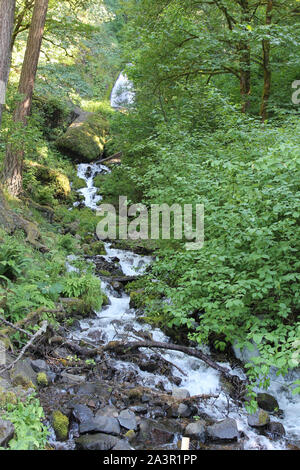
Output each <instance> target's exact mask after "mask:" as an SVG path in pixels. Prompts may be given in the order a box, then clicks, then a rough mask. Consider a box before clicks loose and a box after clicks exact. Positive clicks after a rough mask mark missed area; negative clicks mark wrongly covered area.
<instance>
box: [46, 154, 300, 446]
mask: <svg viewBox="0 0 300 470" xmlns="http://www.w3.org/2000/svg"><path fill="white" fill-rule="evenodd" d="M107 171H108V169H107V168H106V167H104V166H103V165H101V163H95V164H87V165H85V164H82V165H79V167H78V175H79V176H80V177H81V178H83V179H86V182H87V187H86V188H85V189H84V190H81V193H82V194H83V196H84V198H85V200H84V203H85V205H87V206H88V207H90V208H92V209H95V205H96V203H97V201H98V200H99V195H97V191H96V190H95V188H94V186H93V178H94V176H95V175H96V174H98V173H99V172H102V173H105V172H107ZM96 198H97V201H96V200H95V199H96ZM105 250H106V254H105V255H99V256H94V257H87V261H88V262H93V263H94V264H95V266H96V271H97V272H98V275H99V277H100V278H101V282H102V289H103V290H104V292H105V293H106V295H107V299H108V302H107V305H106V306H105V307H104V308H103V309H102V310H101V311H99V312H95V315H94V317H93V318H88V319H83V320H79V321H77V322H76V323H75V324H74V325H73V327H72V329H71V330H70V331H68V333H66V335H67V338H68V339H69V340H72V341H75V342H77V343H78V344H80V342H82V341H84V344H90V345H93V346H97V347H99V346H105V345H107V344H110V345H113V344H114V342H115V344H116V345H117V342H118V341H125V342H126V341H129V340H130V341H132V340H134V341H137V340H141V339H142V340H152V341H160V342H164V343H168V342H170V339H169V338H168V337H167V336H166V335H165V334H164V333H163V332H162V331H161V330H159V329H153V328H152V327H151V326H150V325H147V324H145V323H143V322H141V319H140V317H139V312H138V310H136V309H135V308H133V305H132V304H131V302H130V297H129V296H128V294H127V293H126V292H125V289H124V288H125V285H126V282H128V279H130V278H131V277H133V276H135V277H136V276H137V275H141V274H143V272H144V271H145V269H146V268H147V266H148V265H149V264H150V263H151V261H152V259H151V257H150V256H143V255H141V254H136V253H133V252H130V251H127V250H120V249H117V248H114V247H113V246H111V245H110V244H106V245H105ZM68 263H69V269H72V260H69V261H68ZM206 352H208V353H209V351H206ZM57 355H58V358H59V359H58V362H57V363H56V364H55V367H54V369H55V373H56V374H57V378H56V379H55V383H53V384H52V385H50V386H48V387H47V388H44V389H42V390H41V392H40V399H41V401H42V403H43V406H44V409H45V412H46V414H47V416H48V417H49V422H50V420H51V416H53V411H54V410H56V409H59V411H60V412H61V413H62V414H63V415H64V416H67V418H68V438H67V440H65V441H64V442H62V441H59V440H58V439H57V433H56V437H55V434H54V433H53V437H52V440H51V441H50V442H51V444H52V445H53V446H54V447H55V448H72V449H88V450H96V449H97V450H109V449H119V450H126V449H153V450H158V449H177V448H180V442H181V439H182V437H183V436H186V437H190V438H191V448H192V449H214V450H218V449H234V450H239V449H254V450H260V449H261V450H271V449H289V448H290V449H294V448H295V449H296V448H298V444H299V438H300V433H299V431H300V423H299V417H300V413H299V411H300V403H299V399H297V398H296V397H293V396H292V394H291V392H290V389H289V387H288V383H289V381H292V380H293V379H294V377H292V376H291V377H287V378H286V380H283V379H281V383H279V382H278V380H279V379H277V381H276V380H275V381H271V390H272V394H268V393H265V392H263V391H259V394H258V404H259V410H258V412H257V413H256V414H255V415H248V414H247V412H246V411H245V406H244V405H245V402H244V396H243V395H241V394H240V393H237V390H236V387H235V385H234V381H230V380H226V379H224V377H222V374H220V373H219V372H218V371H217V370H215V369H212V368H210V367H209V366H208V365H207V364H205V363H204V362H203V361H201V360H199V359H197V358H195V357H191V356H189V355H186V354H184V353H182V352H178V351H168V350H159V351H157V350H153V349H148V348H141V349H138V350H136V351H127V352H126V351H121V352H120V350H118V348H117V347H116V348H115V350H114V347H110V348H108V349H106V348H105V347H103V349H102V352H101V354H99V355H97V356H96V357H93V358H91V359H85V360H84V359H82V358H81V359H78V358H77V359H76V358H75V359H74V361H73V363H72V360H71V361H70V358H69V355H70V352H69V350H68V348H65V350H64V347H63V345H62V346H60V347H59V348H58V349H57ZM63 357H65V361H66V364H67V367H66V366H65V364H62V358H63ZM215 360H216V361H219V362H218V363H219V364H220V365H221V366H222V367H226V368H227V369H228V370H229V371H230V374H231V375H232V377H234V376H238V377H240V379H243V378H245V376H244V371H243V367H242V362H239V361H234V364H233V363H228V362H227V361H228V358H226V357H223V358H222V357H216V358H215ZM59 361H60V363H59ZM220 361H221V362H220ZM44 367H46V368H48V367H50V369H48V372H47V373H49V371H52V373H53V365H51V364H50V365H49V364H48V365H44ZM65 437H66V436H65Z"/></svg>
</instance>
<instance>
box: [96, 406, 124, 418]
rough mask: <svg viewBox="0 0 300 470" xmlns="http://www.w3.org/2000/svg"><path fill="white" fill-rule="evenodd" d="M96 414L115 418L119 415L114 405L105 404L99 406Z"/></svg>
mask: <svg viewBox="0 0 300 470" xmlns="http://www.w3.org/2000/svg"><path fill="white" fill-rule="evenodd" d="M97 415H100V416H110V417H111V418H117V417H118V416H119V411H118V409H117V408H116V407H115V406H114V405H107V406H104V408H101V409H100V410H99V411H98V412H97Z"/></svg>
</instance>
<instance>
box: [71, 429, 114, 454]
mask: <svg viewBox="0 0 300 470" xmlns="http://www.w3.org/2000/svg"><path fill="white" fill-rule="evenodd" d="M119 440H120V439H118V438H117V437H114V436H109V435H107V434H101V433H98V434H87V435H86V436H80V437H79V438H78V439H75V444H76V449H78V450H111V449H112V448H113V447H114V446H116V445H117V444H118V442H119Z"/></svg>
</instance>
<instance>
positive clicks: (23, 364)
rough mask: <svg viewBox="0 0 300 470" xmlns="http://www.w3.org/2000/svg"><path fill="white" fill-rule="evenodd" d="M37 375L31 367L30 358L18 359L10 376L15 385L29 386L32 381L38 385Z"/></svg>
mask: <svg viewBox="0 0 300 470" xmlns="http://www.w3.org/2000/svg"><path fill="white" fill-rule="evenodd" d="M36 376H37V374H36V373H35V372H34V370H33V368H32V367H31V360H30V359H23V360H21V361H18V362H17V364H16V365H15V366H14V368H13V369H12V370H11V371H10V378H11V381H12V383H13V385H15V386H17V385H21V386H23V387H26V388H27V387H28V386H29V385H30V383H32V384H33V385H37V381H36Z"/></svg>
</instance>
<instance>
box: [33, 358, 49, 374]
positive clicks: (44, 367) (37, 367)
mask: <svg viewBox="0 0 300 470" xmlns="http://www.w3.org/2000/svg"><path fill="white" fill-rule="evenodd" d="M31 367H32V368H33V370H34V371H35V372H45V371H48V370H50V367H49V366H48V364H47V362H46V361H43V360H42V359H36V360H35V361H31Z"/></svg>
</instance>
